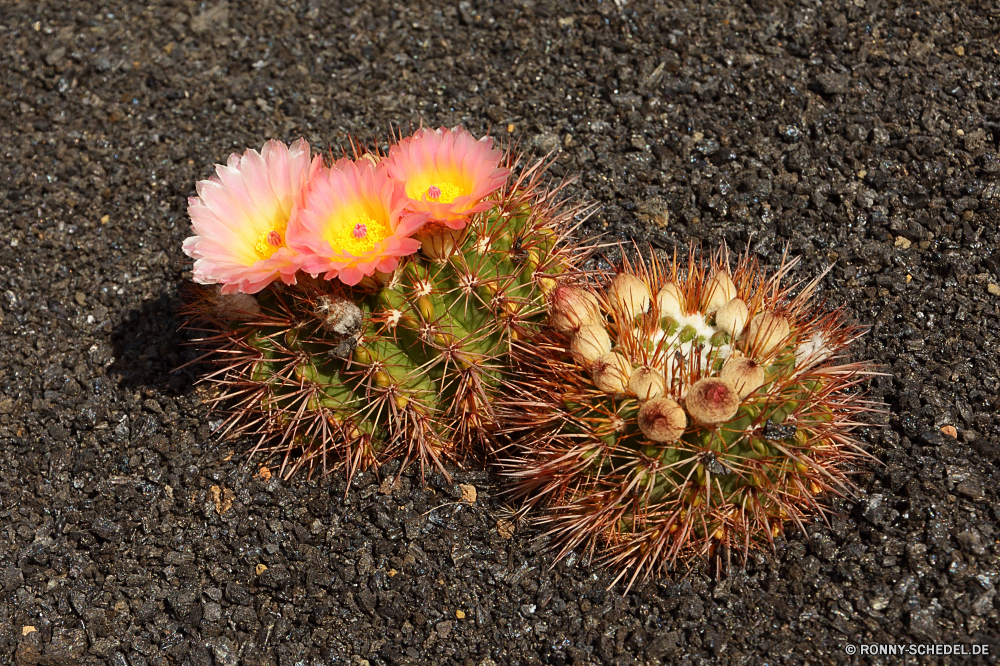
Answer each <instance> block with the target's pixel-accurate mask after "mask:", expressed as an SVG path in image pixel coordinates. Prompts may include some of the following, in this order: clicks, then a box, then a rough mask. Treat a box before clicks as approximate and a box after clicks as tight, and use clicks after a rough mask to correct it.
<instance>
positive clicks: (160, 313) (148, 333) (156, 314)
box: [107, 294, 198, 395]
mask: <svg viewBox="0 0 1000 666" xmlns="http://www.w3.org/2000/svg"><path fill="white" fill-rule="evenodd" d="M181 304H182V302H181V297H180V296H179V295H176V294H174V295H171V294H162V295H160V296H159V297H157V298H153V299H150V300H147V301H145V302H143V303H142V304H141V305H140V306H139V307H138V308H136V309H134V310H131V311H129V312H128V313H126V314H125V316H124V317H123V318H122V320H121V321H120V322H119V323H118V325H117V326H116V327H115V329H114V330H113V331H112V333H111V344H112V348H113V349H114V355H115V360H114V362H113V363H112V364H111V365H110V366H108V368H107V374H108V375H109V376H114V375H118V376H120V377H121V383H122V385H123V386H125V387H127V388H130V389H138V388H149V389H156V390H159V391H161V392H163V393H166V394H172V395H184V394H187V393H189V392H190V391H191V390H193V385H194V383H195V380H196V379H197V369H198V368H197V367H196V366H191V365H188V366H186V367H182V366H185V364H187V363H190V362H191V361H192V360H194V359H195V358H197V357H198V353H197V350H195V349H194V348H193V347H192V346H191V345H190V341H191V338H192V335H191V334H190V333H189V332H186V331H184V330H182V329H181V324H182V323H183V322H184V318H183V317H182V316H181V315H180V314H178V312H179V310H180V307H181Z"/></svg>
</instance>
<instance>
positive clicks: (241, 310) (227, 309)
mask: <svg viewBox="0 0 1000 666" xmlns="http://www.w3.org/2000/svg"><path fill="white" fill-rule="evenodd" d="M214 297H215V302H214V307H213V308H212V314H214V315H216V316H217V317H219V318H220V319H231V320H236V321H239V320H246V319H253V318H254V317H255V316H256V315H259V314H260V303H258V302H257V298H256V297H255V296H253V295H252V294H244V293H241V292H236V293H235V294H223V293H222V291H221V289H220V288H219V286H218V285H216V287H215V294H214Z"/></svg>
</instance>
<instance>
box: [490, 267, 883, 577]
mask: <svg viewBox="0 0 1000 666" xmlns="http://www.w3.org/2000/svg"><path fill="white" fill-rule="evenodd" d="M789 269H790V264H788V263H786V264H784V265H782V267H781V268H780V269H779V270H778V272H777V274H776V275H774V276H771V277H770V278H767V277H765V276H764V275H763V273H762V271H761V270H760V269H759V267H758V266H757V264H756V263H755V262H753V261H752V260H750V259H749V258H748V257H746V256H744V257H742V258H741V259H740V260H739V262H738V263H737V264H736V266H735V267H733V268H730V266H729V262H728V259H727V258H726V256H725V254H724V253H720V254H718V255H716V256H715V257H713V258H712V259H711V260H710V261H705V262H704V263H703V262H701V261H698V260H696V259H695V257H694V256H693V253H692V256H690V257H689V264H688V267H687V270H686V274H685V273H682V270H681V267H680V266H679V265H678V262H677V261H676V260H675V261H674V262H673V264H672V265H670V266H666V267H665V266H663V265H661V264H660V262H658V261H656V260H654V261H653V262H652V263H651V265H649V266H646V265H640V266H638V267H632V266H628V265H626V266H625V268H624V269H623V270H622V272H621V273H619V274H618V275H617V276H614V279H611V280H610V284H609V285H608V287H607V290H606V291H602V292H601V293H598V294H596V297H597V300H598V301H599V302H600V310H601V312H600V314H599V315H598V316H596V317H591V318H590V319H589V320H588V324H589V325H590V326H595V325H596V326H600V327H603V328H604V329H605V330H606V331H607V334H608V337H609V338H610V341H611V350H612V351H611V352H609V353H607V354H604V355H600V356H598V357H597V358H594V356H596V355H597V354H598V353H599V352H601V351H603V350H602V349H598V350H597V351H596V352H594V353H593V354H591V355H590V356H588V355H587V353H585V352H586V349H585V348H584V347H583V346H582V345H580V344H576V343H575V342H574V338H575V337H576V336H581V335H593V334H592V333H591V332H589V330H588V329H584V328H582V327H581V328H580V329H579V330H578V331H577V332H574V331H572V330H562V331H561V332H558V331H546V332H542V333H539V334H537V336H536V338H534V339H532V340H529V341H528V342H529V343H530V344H525V345H522V346H521V347H520V348H519V353H518V357H517V361H518V367H519V369H520V370H521V372H522V373H523V375H519V376H518V380H517V381H516V382H514V383H513V384H512V388H513V392H512V395H511V396H510V397H509V398H508V399H507V400H506V401H505V403H504V405H503V406H502V407H501V411H502V420H503V421H504V422H505V423H506V424H507V427H508V429H509V431H510V433H511V435H512V436H514V437H515V439H516V441H515V444H516V448H515V449H514V450H516V451H518V452H519V453H518V455H517V456H516V457H514V458H512V459H509V460H507V461H504V470H505V473H506V474H507V475H509V476H512V477H514V478H515V479H516V480H517V487H516V490H515V492H516V493H517V494H518V495H520V496H521V497H523V498H524V500H525V501H526V504H527V507H529V508H531V509H533V510H536V512H537V518H538V520H539V522H540V523H541V524H543V525H544V526H546V527H547V528H548V530H549V534H550V536H552V537H554V538H555V540H556V541H558V542H559V543H561V544H562V547H563V550H562V554H565V553H567V552H568V551H569V550H571V549H572V548H574V547H576V546H578V545H581V544H585V543H590V544H591V545H592V546H595V545H598V544H600V545H602V547H603V548H604V554H605V556H606V558H607V559H608V560H609V561H611V562H612V563H614V564H615V565H617V566H619V567H620V568H621V573H622V575H625V573H626V572H628V571H630V572H631V575H632V580H635V577H636V576H640V575H650V574H652V573H655V572H660V571H663V570H665V569H667V568H669V567H670V566H672V565H673V564H674V563H675V562H676V561H677V560H678V559H680V560H688V559H690V558H691V557H696V556H701V557H707V556H710V555H713V554H717V553H719V552H720V551H719V547H720V546H724V547H726V548H727V549H730V550H736V551H737V552H743V553H744V554H745V553H746V552H747V551H748V550H749V549H751V548H756V547H760V546H763V545H767V544H773V540H774V538H775V537H777V536H779V535H780V534H781V531H782V529H783V528H782V526H783V524H784V523H785V522H787V521H789V520H791V521H794V522H796V523H798V524H800V525H801V524H802V520H803V518H804V517H805V516H806V515H807V514H809V513H822V512H823V511H824V507H823V505H822V504H821V503H820V498H819V497H818V496H820V495H821V494H822V493H824V492H833V493H840V494H849V493H851V492H852V491H853V486H852V485H851V483H850V482H849V480H848V478H847V476H846V473H845V471H844V469H843V463H844V462H846V461H849V460H853V459H858V458H860V457H861V456H863V455H864V454H863V453H862V451H861V450H860V449H859V448H858V447H857V446H856V445H855V444H854V443H853V441H852V440H851V439H850V437H849V431H850V429H851V428H852V427H853V425H854V424H855V422H856V420H857V417H858V415H859V413H860V412H864V411H867V410H869V409H870V406H869V405H868V404H867V403H866V402H864V401H863V400H862V399H861V398H859V397H858V396H857V395H856V394H854V393H852V392H851V391H849V389H850V388H851V387H852V386H854V385H855V384H857V383H858V382H860V381H861V380H862V378H863V376H864V375H865V374H867V372H868V371H867V370H866V366H863V365H857V364H855V365H840V366H837V365H834V363H833V362H832V361H831V359H833V358H836V357H838V356H841V355H842V353H843V351H844V350H845V348H846V347H847V346H848V344H849V343H850V342H851V341H852V340H853V339H855V338H856V337H857V335H858V331H857V329H856V328H854V327H852V326H851V325H849V324H846V323H844V321H843V317H842V315H841V313H839V312H836V313H832V314H825V313H823V312H821V311H818V310H817V309H815V306H813V305H811V304H810V298H811V296H812V295H813V293H814V292H815V290H816V287H817V284H818V282H813V283H811V284H809V285H807V286H806V287H805V288H804V289H803V290H801V291H800V293H799V294H798V295H796V296H794V297H793V295H792V293H791V291H790V289H788V288H786V287H782V286H781V278H782V277H783V276H784V275H785V274H786V273H787V272H788V270H789ZM622 275H626V276H628V277H629V279H628V280H626V279H623V278H622ZM632 277H635V278H638V282H636V281H634V280H632V279H631V278H632ZM670 285H673V286H670ZM719 285H721V286H719ZM716 287H718V291H720V292H721V293H720V295H718V296H716V295H714V291H713V290H714V289H715V288H716ZM569 300H572V299H567V302H569ZM576 300H577V301H578V300H580V299H579V298H577V299H576ZM642 304H645V308H646V309H645V311H642V312H640V313H639V314H636V313H635V310H636V309H637V308H639V307H641V306H642ZM723 306H725V308H723ZM565 307H567V306H566V305H565V304H564V303H562V302H561V301H560V300H559V299H554V300H553V303H552V308H553V318H556V317H560V316H564V315H563V313H562V311H561V310H562V309H565ZM734 313H735V314H734ZM564 329H565V327H564ZM734 333H735V335H733V334H734ZM571 350H572V351H573V354H572V355H571V354H570V352H571ZM581 350H583V351H581ZM560 352H562V353H560ZM616 354H617V355H618V356H621V357H624V358H625V359H627V361H628V365H629V366H631V375H630V376H629V377H622V376H620V374H616V375H615V380H614V381H612V380H610V379H608V378H607V377H608V375H607V372H608V371H607V370H606V368H607V367H610V366H609V364H610V363H611V362H612V361H613V360H614V359H612V358H610V356H614V355H616ZM616 367H620V366H616ZM602 373H604V374H602ZM625 374H628V372H626V373H625ZM640 375H641V376H640ZM616 381H617V382H623V383H625V384H627V389H622V388H621V387H620V386H619V384H616V383H615V382H616ZM553 411H557V412H558V413H559V414H560V417H561V418H559V419H558V420H557V419H553V418H551V417H550V416H546V415H547V414H549V413H551V412H553Z"/></svg>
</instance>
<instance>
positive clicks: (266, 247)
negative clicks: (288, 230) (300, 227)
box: [254, 228, 285, 259]
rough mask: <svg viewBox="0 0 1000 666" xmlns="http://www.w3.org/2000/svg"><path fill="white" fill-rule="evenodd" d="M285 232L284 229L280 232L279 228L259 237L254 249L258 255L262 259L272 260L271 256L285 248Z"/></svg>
mask: <svg viewBox="0 0 1000 666" xmlns="http://www.w3.org/2000/svg"><path fill="white" fill-rule="evenodd" d="M284 231H285V230H284V228H281V229H280V230H279V229H277V228H275V229H270V230H268V231H267V232H265V233H262V234H261V235H260V236H258V237H257V244H256V245H254V249H255V250H257V254H258V256H260V258H261V259H270V258H271V255H272V254H274V253H275V252H277V251H278V249H279V248H283V247H285V237H284Z"/></svg>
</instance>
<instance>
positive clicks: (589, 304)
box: [549, 285, 602, 333]
mask: <svg viewBox="0 0 1000 666" xmlns="http://www.w3.org/2000/svg"><path fill="white" fill-rule="evenodd" d="M549 321H550V322H551V323H552V328H554V329H556V330H557V331H559V332H560V333H575V332H577V331H578V330H580V327H581V326H584V325H587V324H598V325H599V324H601V323H602V322H601V306H600V304H599V303H598V302H597V297H596V296H594V295H593V294H592V293H590V292H589V291H587V290H586V289H581V288H580V287H567V286H564V285H561V286H558V287H556V288H555V290H554V291H553V292H552V298H551V299H550V300H549Z"/></svg>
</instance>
